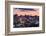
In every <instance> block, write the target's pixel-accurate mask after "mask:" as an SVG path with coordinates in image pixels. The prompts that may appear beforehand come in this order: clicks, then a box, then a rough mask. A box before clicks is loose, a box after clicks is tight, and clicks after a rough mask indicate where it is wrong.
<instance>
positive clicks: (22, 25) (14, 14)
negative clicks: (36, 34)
mask: <svg viewBox="0 0 46 36" xmlns="http://www.w3.org/2000/svg"><path fill="white" fill-rule="evenodd" d="M10 9H11V18H10V20H11V22H10V24H11V31H16V30H17V31H30V30H31V31H34V30H41V29H42V6H32V5H11V8H10Z"/></svg>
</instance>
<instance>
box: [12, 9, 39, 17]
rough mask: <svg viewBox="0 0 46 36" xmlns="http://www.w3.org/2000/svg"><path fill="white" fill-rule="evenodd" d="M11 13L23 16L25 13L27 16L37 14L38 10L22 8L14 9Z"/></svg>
mask: <svg viewBox="0 0 46 36" xmlns="http://www.w3.org/2000/svg"><path fill="white" fill-rule="evenodd" d="M13 14H14V15H15V14H17V15H18V16H20V15H23V16H25V15H29V16H35V15H37V16H39V10H37V11H31V10H25V11H22V10H19V9H16V10H14V12H13Z"/></svg>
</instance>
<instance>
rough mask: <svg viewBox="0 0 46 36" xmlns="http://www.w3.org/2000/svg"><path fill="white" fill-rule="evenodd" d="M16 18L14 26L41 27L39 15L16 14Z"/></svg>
mask: <svg viewBox="0 0 46 36" xmlns="http://www.w3.org/2000/svg"><path fill="white" fill-rule="evenodd" d="M13 17H14V19H13V21H14V23H13V25H14V26H13V27H14V28H22V27H39V16H37V15H36V16H29V15H25V16H22V15H21V16H18V15H14V16H13Z"/></svg>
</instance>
